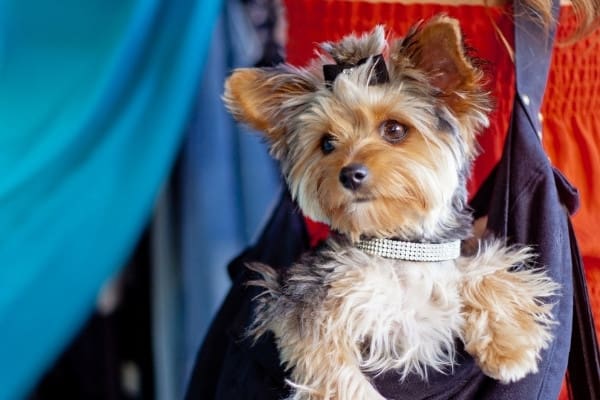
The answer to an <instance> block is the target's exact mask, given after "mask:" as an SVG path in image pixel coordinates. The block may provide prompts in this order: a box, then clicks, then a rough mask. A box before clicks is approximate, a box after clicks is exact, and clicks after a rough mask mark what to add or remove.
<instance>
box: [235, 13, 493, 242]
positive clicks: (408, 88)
mask: <svg viewBox="0 0 600 400" xmlns="http://www.w3.org/2000/svg"><path fill="white" fill-rule="evenodd" d="M321 49H322V51H323V53H322V54H321V55H320V56H319V57H317V59H315V60H313V62H312V64H310V66H309V67H307V68H302V69H299V68H294V67H291V66H288V65H282V66H278V67H275V68H267V69H265V68H263V69H257V68H253V69H239V70H236V71H235V72H234V73H233V74H232V75H231V77H230V78H229V79H228V80H227V83H226V90H225V96H224V98H225V101H226V103H227V106H228V108H229V109H230V111H231V112H232V114H233V115H234V116H235V117H236V119H238V120H239V121H242V122H244V123H246V124H248V125H250V126H251V127H253V128H255V129H257V130H259V131H262V132H263V133H264V136H265V138H266V139H267V141H268V143H269V145H270V149H271V153H272V155H273V156H274V157H275V158H277V159H278V160H280V161H281V165H282V169H283V173H284V176H285V178H286V181H287V183H288V185H289V188H290V191H291V193H292V196H293V197H294V198H295V199H296V201H297V202H298V205H299V206H300V208H301V209H302V211H303V212H304V213H305V215H307V216H308V217H310V218H312V219H314V220H317V221H322V222H325V223H328V224H329V225H330V226H331V227H332V228H333V229H335V230H337V231H340V232H341V233H344V234H346V235H348V236H350V237H351V238H352V239H354V240H356V239H358V238H359V237H360V236H361V235H362V236H369V237H372V236H379V237H381V236H385V237H391V236H396V237H403V238H407V239H414V238H436V237H437V238H439V236H440V234H441V235H442V236H443V232H445V231H447V230H448V229H453V228H457V227H458V225H461V224H463V223H464V221H463V220H462V219H464V215H463V214H464V211H463V210H462V209H463V208H464V202H465V188H464V186H465V180H466V175H467V173H468V169H469V166H470V161H471V160H472V159H473V157H474V155H475V152H476V151H475V148H476V141H475V135H476V132H477V130H478V129H479V128H480V127H482V126H485V125H486V124H487V122H488V120H487V116H486V114H487V112H488V111H489V101H488V97H487V95H486V93H485V92H484V91H483V89H482V84H481V80H482V73H481V71H480V70H479V69H478V68H477V67H476V66H475V65H474V63H473V62H472V60H471V58H470V57H469V56H468V55H467V53H466V51H465V48H464V46H463V42H462V37H461V33H460V30H459V27H458V23H457V22H456V21H455V20H453V19H450V18H447V17H437V18H434V19H432V20H430V21H429V22H427V23H424V24H419V25H418V26H416V27H415V28H413V29H412V30H411V31H410V32H409V33H408V34H407V35H406V36H405V37H404V38H401V39H397V40H394V41H392V42H391V44H390V46H388V44H387V41H386V38H385V36H384V30H383V28H381V27H376V28H375V29H374V30H373V31H372V32H370V33H369V34H366V35H363V36H361V37H358V36H352V35H351V36H347V37H345V38H343V39H342V40H341V41H339V42H336V43H324V44H322V46H321ZM380 54H383V55H384V56H385V58H384V57H376V56H378V55H380ZM332 62H334V64H332V65H329V64H331V63H332ZM324 65H329V66H325V67H323V66H324ZM332 69H333V73H332ZM324 71H325V73H324ZM324 74H325V76H324ZM332 74H333V75H332ZM325 78H328V79H329V81H326V79H325Z"/></svg>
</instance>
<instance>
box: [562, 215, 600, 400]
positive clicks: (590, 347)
mask: <svg viewBox="0 0 600 400" xmlns="http://www.w3.org/2000/svg"><path fill="white" fill-rule="evenodd" d="M569 237H570V240H571V249H572V259H573V286H574V292H575V296H574V301H575V312H574V315H573V336H572V339H571V352H570V354H569V367H568V370H569V390H570V393H571V397H572V398H573V399H576V400H596V399H600V354H599V352H598V340H597V338H596V330H595V327H594V320H593V317H592V312H591V309H590V301H589V298H588V290H587V284H586V282H585V274H584V271H583V262H582V260H581V256H580V254H579V251H578V248H577V241H576V240H575V233H574V232H573V227H572V226H571V225H570V224H569Z"/></svg>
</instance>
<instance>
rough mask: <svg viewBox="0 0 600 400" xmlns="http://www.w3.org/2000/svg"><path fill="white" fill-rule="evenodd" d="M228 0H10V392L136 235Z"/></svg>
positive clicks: (25, 380) (0, 113)
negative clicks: (223, 0) (221, 8)
mask: <svg viewBox="0 0 600 400" xmlns="http://www.w3.org/2000/svg"><path fill="white" fill-rule="evenodd" d="M219 3H220V1H219V0H202V1H193V0H178V1H173V0H123V1H118V2H116V1H115V2H107V1H104V0H87V1H85V2H83V1H79V0H65V1H62V2H58V3H57V2H53V1H49V0H37V1H31V0H26V1H24V0H6V1H3V2H1V3H0V354H1V356H0V398H3V399H4V398H9V399H10V398H17V397H21V396H23V395H24V394H25V393H26V391H27V390H28V389H29V387H30V385H31V384H32V383H33V382H34V381H35V379H36V378H37V376H38V375H39V374H40V373H41V372H42V370H43V369H44V368H45V367H47V366H48V365H49V363H50V362H51V361H52V360H53V358H54V357H55V356H56V355H57V354H58V352H59V351H60V350H61V349H62V347H63V346H64V345H65V344H66V343H67V342H68V340H69V339H70V337H71V335H72V334H73V333H74V332H75V330H76V329H77V328H78V327H79V325H80V323H81V322H82V320H83V318H84V317H85V316H86V314H87V312H88V311H89V310H90V308H91V307H92V305H93V303H94V300H95V297H96V294H97V292H98V290H99V288H100V287H101V285H102V284H103V283H104V282H105V281H106V280H107V279H108V278H109V277H110V276H112V275H114V274H115V273H116V272H117V270H118V268H119V267H120V266H122V265H123V264H124V262H125V261H126V258H127V256H128V254H129V252H130V251H131V249H132V247H133V245H134V244H135V243H136V241H137V239H138V237H139V234H140V232H141V229H142V227H143V226H144V225H145V224H146V222H147V218H148V217H149V214H150V211H151V209H152V206H153V203H154V200H155V196H156V194H157V192H158V190H159V187H160V186H161V184H162V182H163V181H164V179H165V178H166V176H167V173H168V171H169V169H170V167H171V164H172V161H173V159H174V155H175V153H176V150H177V148H178V146H179V143H180V139H181V136H182V133H183V131H184V128H185V124H186V121H187V119H188V116H189V112H190V111H191V107H192V105H193V102H194V100H195V95H196V92H197V86H198V82H199V78H200V76H201V72H202V71H201V70H202V64H203V59H204V56H205V51H206V47H207V44H208V43H209V38H210V34H211V33H212V27H213V23H214V19H215V17H216V15H217V12H218V9H219Z"/></svg>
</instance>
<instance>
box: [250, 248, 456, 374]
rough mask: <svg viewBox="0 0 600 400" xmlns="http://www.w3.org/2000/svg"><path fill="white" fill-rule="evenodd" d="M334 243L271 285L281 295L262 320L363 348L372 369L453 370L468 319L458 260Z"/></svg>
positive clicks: (346, 347) (280, 329) (301, 335)
mask: <svg viewBox="0 0 600 400" xmlns="http://www.w3.org/2000/svg"><path fill="white" fill-rule="evenodd" d="M328 247H329V249H328V250H324V251H320V252H319V253H317V254H315V255H312V256H309V257H306V258H305V259H304V260H302V261H301V262H300V263H298V264H296V265H294V266H293V267H291V268H290V269H289V270H288V271H287V272H286V273H284V274H282V275H281V276H280V277H279V279H278V282H275V281H271V282H270V283H269V284H268V285H271V287H268V289H269V291H270V292H271V294H273V293H277V295H275V296H274V299H270V300H269V301H268V303H266V302H263V303H262V304H261V305H260V306H259V312H258V315H257V325H262V328H265V329H266V330H272V331H273V332H274V333H275V336H276V337H277V338H285V340H286V341H288V340H289V339H292V340H298V341H304V340H310V337H311V336H312V337H313V339H316V338H317V337H319V338H325V340H326V341H327V342H329V343H323V345H325V346H333V348H335V349H336V350H340V351H341V354H343V353H344V352H346V351H348V352H352V353H356V352H358V353H359V354H352V355H353V356H357V357H358V359H359V361H360V367H361V369H362V370H363V371H365V372H367V371H368V372H381V371H385V370H389V369H397V370H399V372H400V373H401V374H403V375H406V374H408V373H411V372H416V373H419V374H421V375H425V374H426V369H425V367H426V366H427V367H431V368H434V369H437V370H445V371H446V372H448V369H446V367H449V366H450V365H451V364H452V360H453V356H454V341H455V339H456V338H457V337H458V336H459V335H460V329H461V327H462V322H463V321H462V314H461V299H460V296H459V284H460V273H459V271H458V269H457V267H456V265H455V262H454V261H444V262H410V261H402V260H391V259H386V258H382V257H379V256H374V255H369V254H366V253H364V252H363V251H362V250H359V249H356V248H354V247H352V246H350V245H347V244H344V243H340V242H337V241H335V240H330V241H329V243H328ZM299 305H300V306H299ZM274 316H277V317H274ZM340 324H341V325H343V327H341V326H340ZM340 328H342V329H340ZM339 332H344V335H343V336H340V335H339ZM310 341H311V342H312V340H310ZM321 341H322V339H321ZM357 343H358V344H359V346H356V344H357ZM282 358H283V360H282V361H284V362H286V363H288V362H292V363H293V361H294V360H293V359H294V358H295V357H294V355H293V354H286V352H285V351H283V352H282Z"/></svg>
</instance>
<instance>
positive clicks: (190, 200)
mask: <svg viewBox="0 0 600 400" xmlns="http://www.w3.org/2000/svg"><path fill="white" fill-rule="evenodd" d="M224 4H225V6H224V7H223V12H222V14H221V17H220V18H219V20H218V22H217V24H216V25H215V30H214V34H213V41H212V44H211V46H210V49H209V57H208V60H207V64H206V68H205V71H204V77H203V80H202V83H201V85H200V91H199V97H198V102H197V106H196V109H195V111H194V119H193V121H192V123H191V124H190V127H189V130H188V132H187V134H186V139H185V142H184V147H183V154H182V159H181V168H180V169H179V170H178V174H177V181H178V183H179V187H180V196H179V199H180V203H179V204H178V205H177V207H178V209H179V210H180V215H181V221H180V224H179V225H180V237H181V247H180V251H181V253H180V260H181V267H182V272H181V274H182V275H181V276H182V281H181V282H182V303H183V313H184V314H183V318H182V320H183V338H182V339H183V347H182V349H183V350H182V351H183V355H182V356H183V376H184V377H186V376H188V374H189V372H190V371H191V369H192V367H193V361H194V357H195V354H196V352H197V350H198V348H199V346H200V343H201V341H202V339H203V337H204V335H205V333H206V329H207V328H208V326H209V324H210V321H211V320H212V318H213V316H214V314H215V312H216V311H217V309H218V307H219V305H220V304H221V302H222V300H223V298H224V296H225V294H226V293H227V290H228V289H229V287H230V280H229V277H228V276H227V271H226V268H225V267H226V265H227V263H228V262H229V261H230V260H231V259H232V258H234V257H235V255H236V254H237V253H239V251H241V250H242V249H243V248H244V247H245V246H247V245H248V244H249V243H251V242H252V241H253V239H254V237H253V235H254V233H255V232H256V231H257V230H258V228H260V227H261V225H262V223H263V222H264V220H265V219H266V217H267V215H268V211H269V210H268V208H269V205H274V202H275V200H276V195H277V193H278V190H279V184H280V180H279V172H278V168H277V165H276V163H275V162H274V161H273V160H272V158H271V157H270V156H269V155H268V152H267V148H266V146H265V145H264V143H262V141H261V139H260V138H259V135H258V134H257V133H251V132H248V131H246V130H245V129H244V128H243V127H241V126H239V125H238V124H236V123H235V122H234V121H233V119H232V118H231V116H230V115H229V113H228V112H227V110H226V109H225V106H224V104H223V102H222V101H221V100H220V98H221V95H222V94H223V84H224V82H225V79H226V77H227V76H228V75H229V73H230V71H231V70H232V69H233V68H235V67H241V66H246V67H247V66H252V65H253V64H254V63H256V62H257V61H258V59H259V58H260V57H261V55H262V43H260V41H259V40H258V37H256V32H255V29H254V27H253V26H251V25H250V21H249V20H248V18H247V15H246V13H245V10H244V9H243V8H242V5H241V3H240V2H239V1H236V0H229V1H225V2H224ZM181 383H182V384H183V383H184V382H181Z"/></svg>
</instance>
